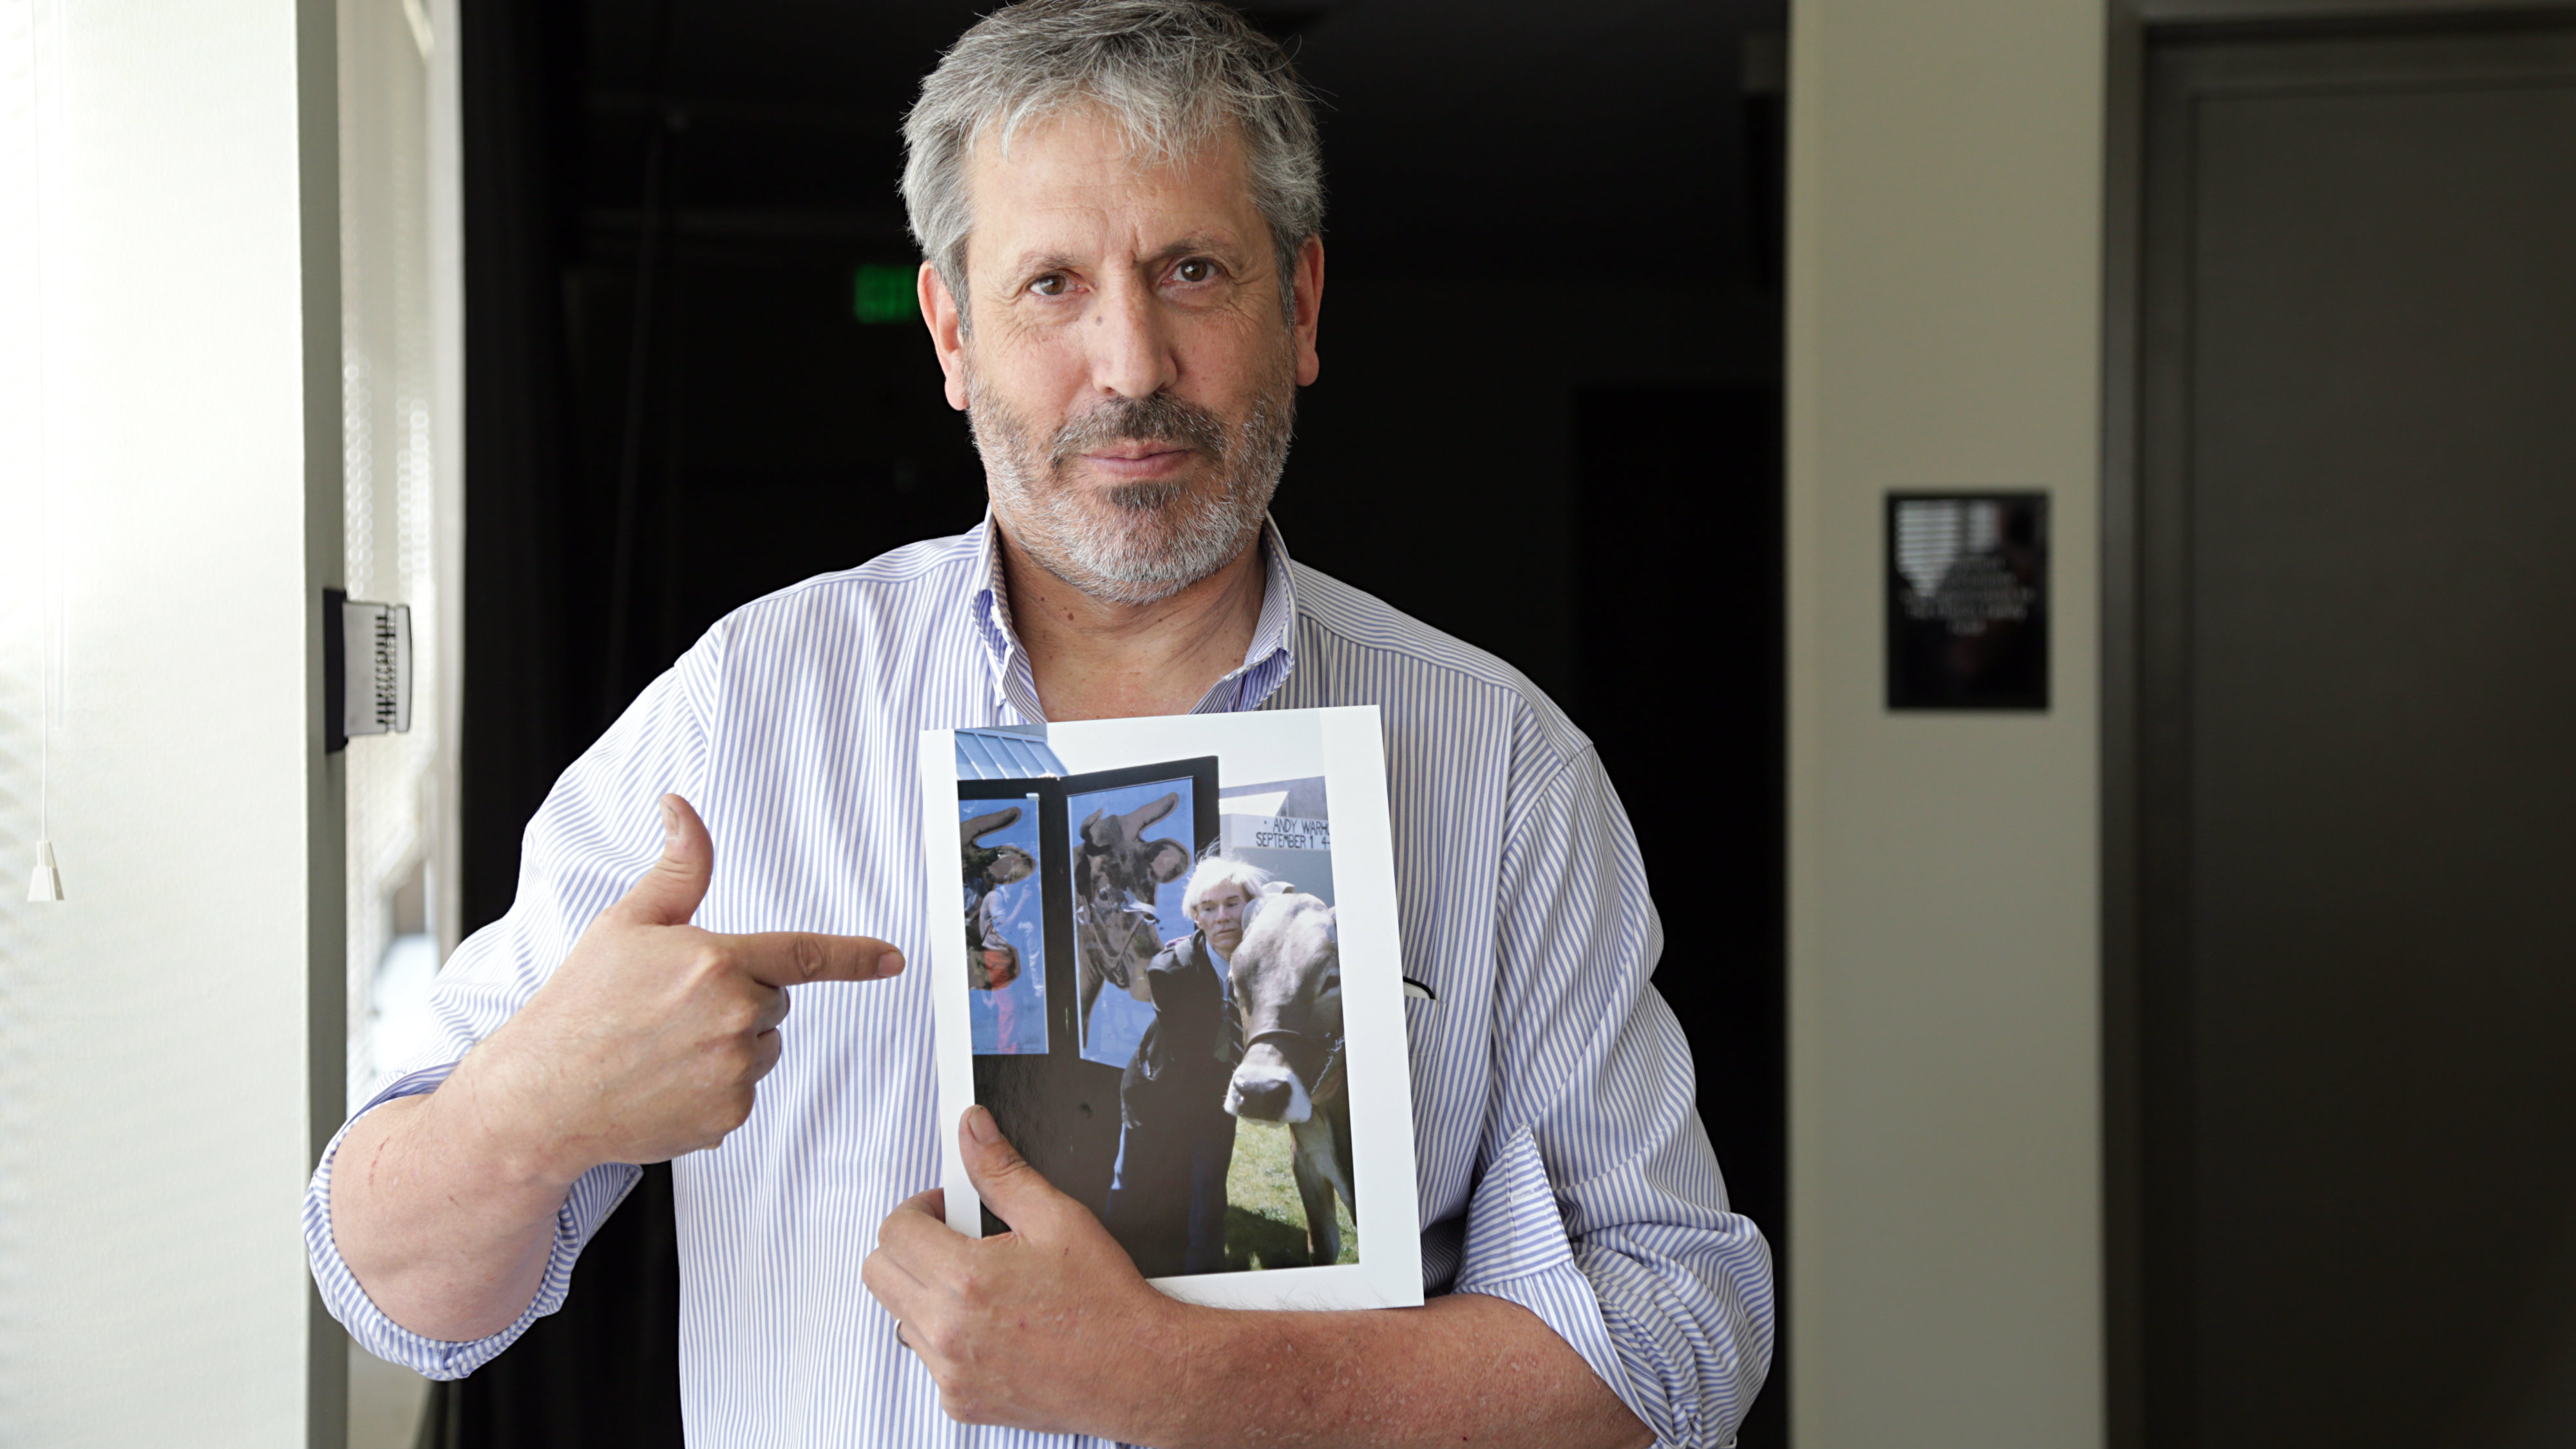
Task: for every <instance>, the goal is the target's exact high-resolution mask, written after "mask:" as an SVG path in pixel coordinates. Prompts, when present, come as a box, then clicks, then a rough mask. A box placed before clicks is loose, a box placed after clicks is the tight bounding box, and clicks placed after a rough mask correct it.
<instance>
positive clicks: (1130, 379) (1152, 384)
mask: <svg viewBox="0 0 2576 1449" xmlns="http://www.w3.org/2000/svg"><path fill="white" fill-rule="evenodd" d="M1083 330H1084V332H1085V333H1087V334H1088V336H1089V341H1090V344H1091V380H1092V384H1093V385H1094V386H1096V387H1098V388H1099V389H1100V390H1101V391H1102V392H1114V393H1116V394H1118V395H1119V396H1120V397H1125V398H1133V399H1137V400H1140V401H1141V400H1142V399H1145V398H1149V397H1152V396H1153V395H1154V394H1156V393H1158V392H1161V391H1162V390H1163V389H1164V388H1166V387H1169V386H1170V385H1171V384H1172V383H1173V381H1174V380H1175V379H1176V377H1177V375H1178V373H1179V370H1180V369H1179V368H1178V367H1177V366H1175V365H1174V359H1173V356H1172V348H1171V341H1170V339H1169V338H1167V337H1165V336H1164V335H1163V316H1162V308H1161V306H1160V303H1159V301H1158V299H1157V298H1156V297H1155V296H1154V292H1153V288H1151V287H1149V286H1147V285H1145V284H1144V283H1143V282H1142V281H1133V280H1131V281H1129V282H1127V283H1125V284H1124V285H1113V286H1111V287H1108V288H1106V289H1104V290H1103V292H1102V294H1101V297H1100V300H1099V301H1098V302H1096V303H1094V304H1093V306H1092V309H1091V315H1090V317H1088V318H1087V319H1085V324H1084V328H1083Z"/></svg>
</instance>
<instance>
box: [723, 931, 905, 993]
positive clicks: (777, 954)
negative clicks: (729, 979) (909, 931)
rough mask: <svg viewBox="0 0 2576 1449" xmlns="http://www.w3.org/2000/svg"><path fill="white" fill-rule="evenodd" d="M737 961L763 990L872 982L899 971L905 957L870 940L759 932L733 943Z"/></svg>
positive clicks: (867, 938)
mask: <svg viewBox="0 0 2576 1449" xmlns="http://www.w3.org/2000/svg"><path fill="white" fill-rule="evenodd" d="M733 941H734V945H735V948H736V950H735V955H734V960H735V962H736V963H737V964H738V965H740V966H741V967H742V970H743V974H745V975H747V976H749V977H750V978H751V979H752V980H754V981H757V982H759V983H760V984H762V985H763V986H804V985H808V984H811V983H813V982H816V981H876V980H881V979H883V978H885V977H888V976H894V975H898V974H900V973H901V972H902V970H903V953H902V952H901V951H898V950H896V949H895V948H894V947H893V946H891V945H888V944H887V943H885V942H883V941H880V940H878V939H877V938H876V937H874V936H832V935H826V934H824V933H823V932H821V931H760V932H756V933H754V934H752V935H748V936H736V937H734V938H733Z"/></svg>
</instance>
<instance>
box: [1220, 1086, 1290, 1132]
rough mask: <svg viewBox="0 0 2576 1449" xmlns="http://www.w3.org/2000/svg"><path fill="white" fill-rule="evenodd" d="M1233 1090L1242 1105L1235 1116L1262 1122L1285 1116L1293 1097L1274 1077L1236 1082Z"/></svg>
mask: <svg viewBox="0 0 2576 1449" xmlns="http://www.w3.org/2000/svg"><path fill="white" fill-rule="evenodd" d="M1234 1090H1235V1095H1236V1097H1237V1098H1238V1099H1239V1100H1240V1101H1241V1103H1242V1106H1241V1107H1240V1108H1239V1109H1237V1111H1236V1113H1235V1115H1237V1116H1239V1117H1252V1118H1257V1119H1259V1120H1261V1121H1264V1122H1276V1121H1278V1120H1279V1119H1280V1118H1281V1117H1284V1116H1286V1115H1287V1113H1288V1102H1289V1099H1290V1098H1291V1097H1292V1096H1294V1095H1295V1094H1294V1093H1293V1092H1292V1091H1291V1090H1290V1089H1289V1086H1288V1084H1287V1083H1286V1082H1283V1081H1280V1080H1278V1079H1277V1078H1275V1077H1273V1078H1270V1079H1268V1080H1265V1081H1258V1082H1237V1083H1235V1084H1234Z"/></svg>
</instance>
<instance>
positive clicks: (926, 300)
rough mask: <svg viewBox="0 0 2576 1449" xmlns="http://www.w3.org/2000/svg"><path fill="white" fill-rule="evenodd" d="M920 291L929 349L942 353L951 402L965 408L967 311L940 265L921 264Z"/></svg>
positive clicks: (962, 408) (922, 318)
mask: <svg viewBox="0 0 2576 1449" xmlns="http://www.w3.org/2000/svg"><path fill="white" fill-rule="evenodd" d="M916 286H917V287H918V288H919V290H920V293H921V320H922V321H923V322H925V323H927V324H928V325H929V327H930V350H931V351H932V352H934V353H936V354H938V357H939V370H940V372H941V373H943V374H945V375H946V377H947V379H948V405H949V406H950V407H952V408H955V409H957V410H958V411H959V412H961V413H962V412H964V411H966V314H965V312H964V311H963V310H962V309H960V308H959V307H958V305H957V299H956V298H955V297H953V296H951V295H949V292H948V279H947V278H945V277H942V276H941V275H939V268H937V267H935V266H932V265H931V264H930V263H928V262H923V263H922V264H921V276H920V278H919V280H918V282H917V283H916Z"/></svg>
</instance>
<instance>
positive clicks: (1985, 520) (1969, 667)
mask: <svg viewBox="0 0 2576 1449" xmlns="http://www.w3.org/2000/svg"><path fill="white" fill-rule="evenodd" d="M1884 521H1885V532H1884V535H1883V537H1884V539H1885V558H1886V570H1885V577H1886V595H1887V608H1886V621H1887V707H1888V709H1889V710H1891V711H1917V710H1944V711H2025V712H2029V711H2039V712H2044V711H2046V710H2047V709H2048V707H2049V667H2048V657H2049V584H2048V577H2049V573H2048V494H2047V493H2046V492H2045V491H2043V490H2038V489H2027V490H1991V491H1980V492H1969V491H1928V490H1926V491H1912V490H1905V491H1891V492H1889V493H1888V495H1887V505H1886V516H1885V520H1884Z"/></svg>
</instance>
